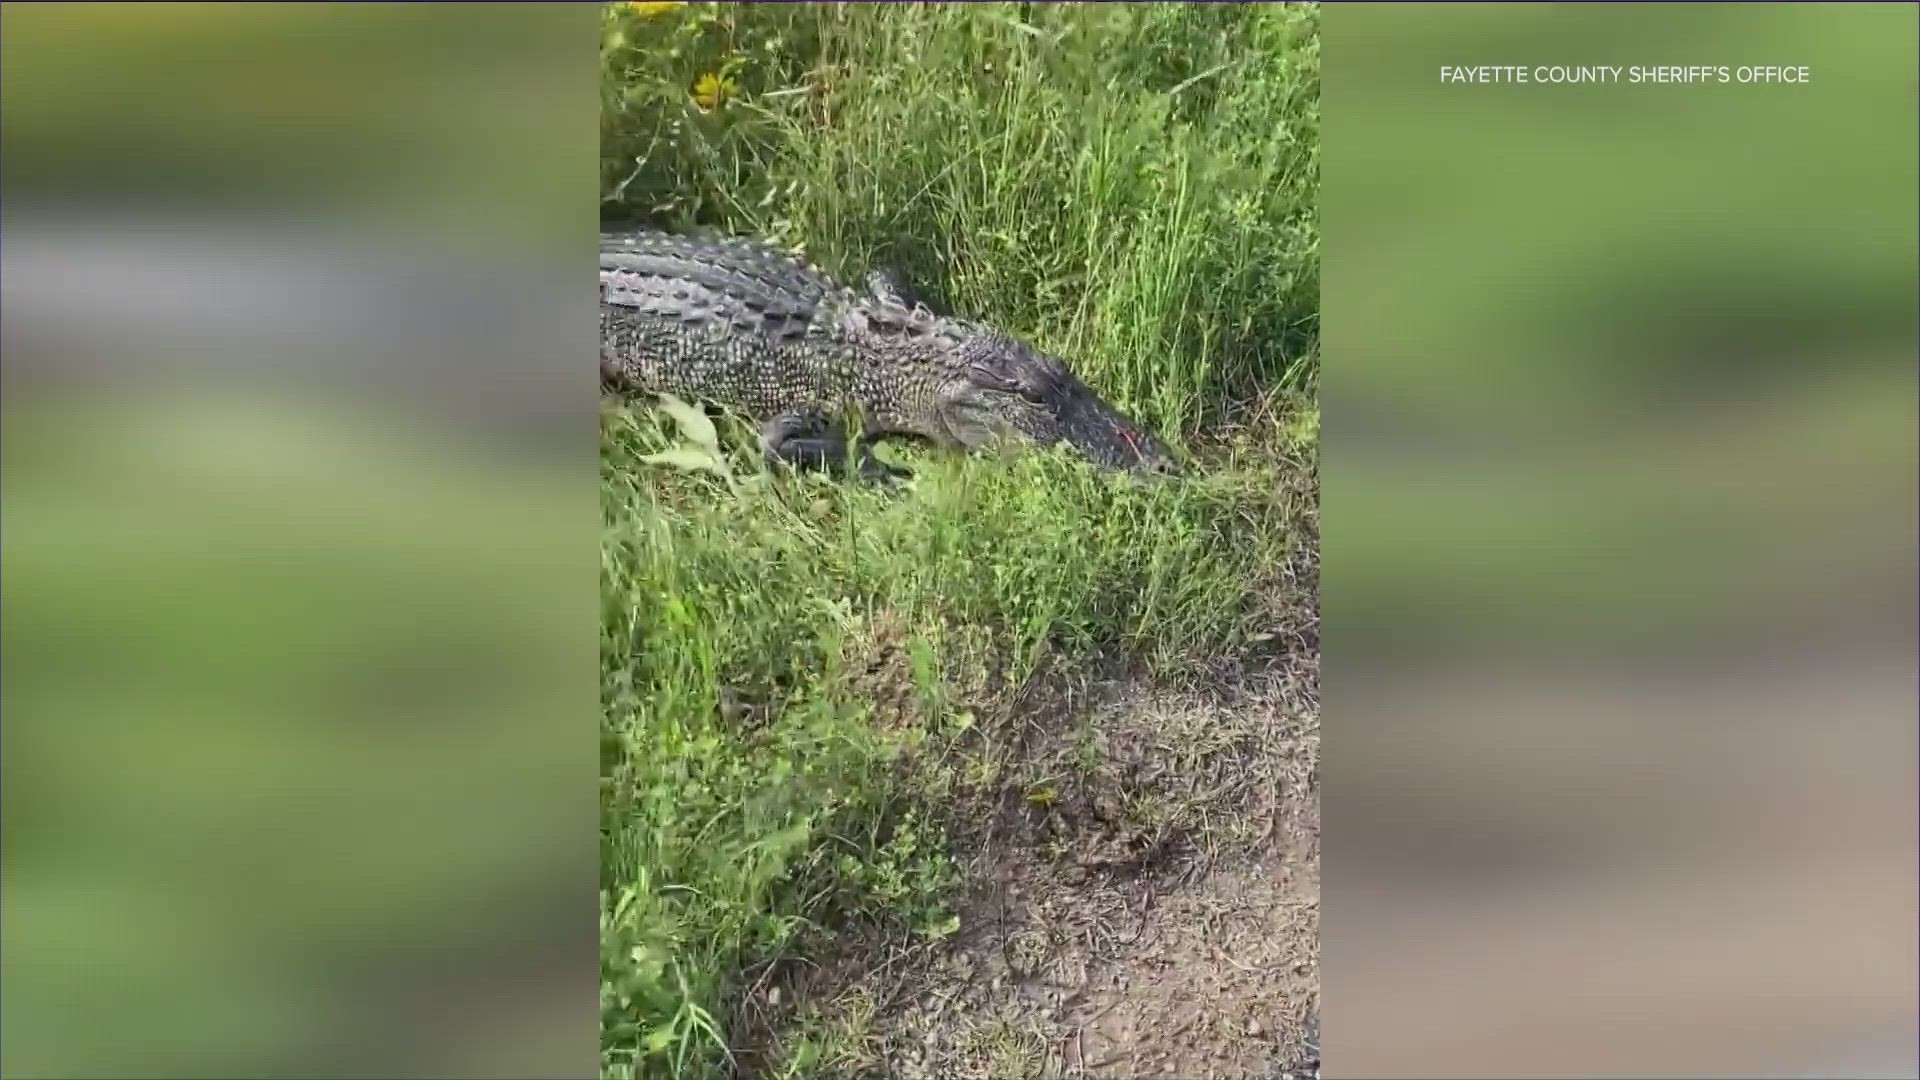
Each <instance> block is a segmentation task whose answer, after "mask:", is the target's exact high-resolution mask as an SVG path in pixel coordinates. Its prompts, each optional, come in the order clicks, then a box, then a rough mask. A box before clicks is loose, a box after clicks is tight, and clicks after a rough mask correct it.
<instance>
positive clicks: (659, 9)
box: [625, 0, 687, 19]
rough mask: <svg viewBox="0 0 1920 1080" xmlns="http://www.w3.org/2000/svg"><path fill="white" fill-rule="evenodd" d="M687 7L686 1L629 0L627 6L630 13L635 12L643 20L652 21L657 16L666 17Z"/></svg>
mask: <svg viewBox="0 0 1920 1080" xmlns="http://www.w3.org/2000/svg"><path fill="white" fill-rule="evenodd" d="M686 6H687V4H686V0H627V3H626V5H625V7H626V9H627V10H628V11H631V12H633V13H634V14H635V15H638V16H640V17H641V18H643V19H651V18H653V17H654V16H655V15H665V14H666V13H667V12H669V11H672V10H673V9H674V8H683V7H686Z"/></svg>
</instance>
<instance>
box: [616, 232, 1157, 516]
mask: <svg viewBox="0 0 1920 1080" xmlns="http://www.w3.org/2000/svg"><path fill="white" fill-rule="evenodd" d="M600 379H601V385H602V386H603V387H604V388H606V389H608V390H612V391H615V392H621V393H667V394H672V395H673V396H675V397H678V398H681V399H682V400H686V401H689V402H699V403H704V404H709V405H717V406H721V407H725V408H731V409H734V410H737V411H739V412H743V413H746V414H748V415H750V416H751V417H753V418H754V419H755V420H756V421H758V422H760V423H761V424H762V427H761V431H760V437H761V447H762V450H763V451H764V453H765V454H766V455H767V458H768V460H769V461H772V462H776V463H786V464H789V465H795V466H800V467H805V468H818V467H823V466H824V467H831V468H842V467H845V466H846V464H847V463H848V460H849V458H855V459H857V467H858V469H859V471H860V473H861V474H862V475H864V476H867V477H870V478H875V479H886V478H891V477H897V476H903V475H907V474H906V473H905V472H904V470H900V469H896V468H895V467H893V466H890V465H886V464H884V463H882V462H881V461H879V460H878V459H877V458H875V457H874V456H873V455H872V451H871V449H870V444H871V443H872V442H873V441H875V440H877V439H882V438H888V437H907V438H917V439H922V440H925V441H927V442H930V443H932V444H934V445H936V446H941V447H946V448H950V449H955V450H979V449H983V448H986V447H988V446H991V445H993V444H995V443H996V442H998V441H1000V440H1001V439H1002V438H1004V437H1008V436H1011V437H1014V438H1016V439H1022V440H1026V441H1029V442H1033V443H1038V444H1041V445H1052V444H1055V443H1059V442H1066V443H1070V444H1071V445H1073V446H1074V447H1076V448H1077V449H1078V450H1079V451H1080V452H1081V453H1082V454H1084V455H1085V456H1086V457H1087V458H1088V459H1089V460H1091V461H1092V462H1093V463H1095V464H1096V465H1100V466H1104V467H1108V468H1115V469H1127V470H1134V471H1142V472H1174V471H1177V467H1176V465H1175V464H1174V459H1173V456H1172V455H1171V454H1170V453H1169V452H1168V451H1167V449H1166V447H1165V446H1164V445H1163V444H1161V442H1160V441H1159V440H1158V439H1156V438H1154V437H1153V436H1152V435H1151V434H1149V433H1148V432H1146V431H1144V430H1142V429H1141V428H1140V427H1138V426H1137V425H1135V424H1134V423H1133V422H1132V421H1130V420H1129V419H1127V418H1126V417H1125V416H1123V415H1121V414H1120V413H1119V412H1118V411H1116V410H1115V409H1114V408H1113V407H1112V406H1110V405H1108V404H1107V403H1106V402H1104V401H1102V400H1101V399H1100V397H1099V395H1097V394H1095V393H1094V392H1093V391H1092V390H1090V389H1088V388H1087V386H1086V384H1085V383H1083V382H1081V381H1080V380H1079V378H1077V377H1076V376H1075V375H1074V374H1073V372H1072V371H1070V370H1068V368H1067V367H1066V365H1064V364H1062V363H1061V362H1060V361H1059V360H1056V359H1054V358H1053V357H1050V356H1047V355H1045V354H1043V353H1041V352H1039V351H1037V350H1035V349H1033V348H1032V347H1031V346H1029V345H1027V344H1026V343H1024V342H1022V341H1019V340H1016V339H1014V338H1012V337H1009V336H1007V335H1005V334H1002V333H999V332H998V331H995V330H993V329H991V328H989V327H986V326H982V325H980V324H978V323H973V322H968V321H966V320H963V319H956V318H950V317H947V316H944V315H939V314H936V313H934V312H933V311H932V310H931V309H929V308H928V307H927V306H926V305H925V304H923V303H921V302H920V301H919V300H918V299H917V298H916V297H914V296H913V295H912V294H911V293H910V292H908V291H907V289H906V288H905V287H904V286H903V285H901V284H900V283H899V282H898V281H897V280H896V279H895V278H894V277H893V276H892V275H890V274H887V273H885V272H875V273H874V274H872V275H870V276H869V277H868V281H867V289H866V291H865V292H858V291H855V290H853V289H850V288H848V287H846V286H844V285H841V284H840V283H838V282H836V281H834V280H833V279H832V278H829V277H828V276H827V275H826V274H824V273H822V272H821V271H820V270H818V269H816V268H815V267H812V266H810V265H808V264H806V263H805V262H802V261H801V260H799V259H796V258H794V257H792V256H790V255H787V254H785V253H783V252H781V251H779V250H778V249H776V248H773V247H771V246H769V245H766V244H763V243H760V242H758V241H753V240H702V239H692V238H687V237H680V236H670V235H666V234H662V233H651V232H643V233H634V234H628V235H620V236H607V235H603V236H602V237H601V238H600ZM850 413H852V414H857V415H858V417H859V433H858V436H857V437H856V438H855V439H854V440H853V445H850V444H849V440H848V438H847V436H846V435H845V434H843V433H842V432H843V431H844V430H845V429H844V428H843V427H841V426H840V424H839V423H838V422H839V421H840V420H841V419H843V418H844V417H846V416H847V415H848V414H850Z"/></svg>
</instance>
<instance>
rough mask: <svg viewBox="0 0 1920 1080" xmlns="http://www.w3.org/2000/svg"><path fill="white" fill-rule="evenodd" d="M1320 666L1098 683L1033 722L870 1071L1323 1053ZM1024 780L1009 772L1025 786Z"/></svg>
mask: <svg viewBox="0 0 1920 1080" xmlns="http://www.w3.org/2000/svg"><path fill="white" fill-rule="evenodd" d="M1310 674H1311V673H1310V672H1304V671H1301V670H1299V668H1298V667H1297V666H1296V668H1295V669H1294V670H1292V671H1287V670H1284V669H1282V668H1279V667H1276V668H1275V670H1272V671H1268V672H1262V673H1258V674H1254V675H1249V676H1245V677H1243V678H1240V679H1236V680H1234V681H1233V682H1230V683H1228V684H1226V685H1224V686H1220V687H1217V688H1215V689H1212V690H1210V691H1194V690H1186V691H1168V690H1163V689H1157V688H1154V687H1150V686H1142V685H1139V684H1125V683H1123V684H1117V685H1113V684H1110V685H1105V686H1097V687H1094V688H1091V696H1092V697H1093V699H1094V700H1093V701H1091V702H1088V703H1087V707H1086V708H1085V711H1084V712H1081V713H1080V715H1079V716H1078V717H1077V718H1076V721H1077V722H1076V723H1074V724H1073V725H1071V726H1070V727H1068V729H1067V730H1064V731H1060V730H1047V729H1041V730H1039V731H1037V732H1036V733H1035V734H1036V742H1037V744H1038V748H1041V752H1040V753H1038V754H1035V755H1030V756H1029V757H1028V762H1029V764H1038V765H1040V766H1041V768H1039V769H1038V770H1036V771H1037V773H1038V774H1039V775H1040V776H1042V777H1044V779H1041V780H1038V781H1034V782H1030V783H1028V784H1026V785H1025V788H1026V793H1025V795H1024V797H1019V798H1017V799H1009V800H1008V803H1009V805H1007V806H1006V807H1005V808H1004V809H1003V813H1002V815H1001V820H1000V822H999V823H998V824H997V826H996V828H995V829H994V833H993V835H992V836H991V837H990V838H989V840H988V842H987V844H986V845H985V847H984V849H983V850H982V851H981V853H980V855H979V858H978V860H977V862H976V866H975V871H976V875H977V880H979V881H981V882H982V887H981V888H980V890H979V891H978V894H977V895H976V896H975V897H974V899H973V900H972V901H971V902H970V903H969V905H968V906H967V907H966V908H964V909H963V911H962V927H963V930H962V932H961V933H960V934H959V935H958V937H957V940H955V941H954V942H952V943H950V944H949V945H948V946H947V948H946V949H944V950H943V951H942V952H940V953H938V954H934V955H930V956H928V957H926V958H925V963H924V966H923V967H922V968H921V969H920V970H918V971H916V972H914V973H913V974H912V976H911V977H910V978H909V979H908V980H907V981H909V982H910V983H912V984H913V985H912V986H911V988H910V989H909V990H908V991H907V992H906V993H903V994H901V995H899V999H898V1003H897V1005H896V1006H895V1007H894V1008H891V1009H887V1010H883V1011H877V1012H876V1015H875V1017H874V1026H875V1034H876V1035H877V1039H876V1043H877V1045H876V1046H875V1049H876V1050H877V1051H878V1054H877V1056H878V1058H879V1059H880V1060H879V1061H877V1062H875V1063H874V1064H876V1065H878V1066H879V1068H878V1069H877V1070H876V1072H877V1074H878V1075H886V1076H897V1077H901V1078H903V1080H911V1078H919V1077H926V1078H935V1077H983V1078H984V1077H993V1078H1013V1077H1048V1078H1052V1077H1060V1078H1067V1077H1112V1078H1115V1080H1119V1078H1130V1077H1149V1076H1151V1077H1164V1076H1178V1077H1195V1078H1199V1077H1222V1078H1224V1077H1235V1078H1243V1077H1262V1078H1266V1077H1275V1076H1279V1075H1284V1074H1285V1073H1287V1072H1288V1071H1291V1070H1300V1069H1303V1067H1306V1068H1309V1069H1310V1067H1311V1066H1312V1065H1313V1063H1314V1062H1315V1061H1316V1060H1317V1049H1316V1047H1315V1044H1317V1041H1318V1039H1317V1025H1316V1024H1315V1016H1316V1006H1317V1000H1318V991H1319V968H1318V945H1319V812H1318V791H1317V782H1316V770H1317V761H1318V750H1319V733H1318V722H1317V710H1316V709H1315V707H1314V701H1313V698H1312V689H1313V687H1312V681H1311V679H1310V677H1309V676H1310ZM1016 790H1017V786H1016Z"/></svg>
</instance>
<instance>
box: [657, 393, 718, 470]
mask: <svg viewBox="0 0 1920 1080" xmlns="http://www.w3.org/2000/svg"><path fill="white" fill-rule="evenodd" d="M660 408H661V409H662V411H664V412H665V413H666V414H667V415H668V416H671V417H673V422H674V424H675V425H677V426H678V427H679V428H680V434H681V435H683V436H685V437H686V438H687V439H688V440H689V441H691V442H693V443H695V444H696V445H699V446H704V447H706V448H707V450H708V451H709V452H711V453H713V454H716V455H717V454H718V453H719V450H720V433H719V432H717V431H715V430H714V429H713V421H712V420H709V419H707V414H706V411H705V410H703V409H700V408H698V407H696V406H693V405H689V404H687V403H686V402H684V401H681V400H680V399H679V398H677V397H674V396H673V395H672V394H661V395H660Z"/></svg>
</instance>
